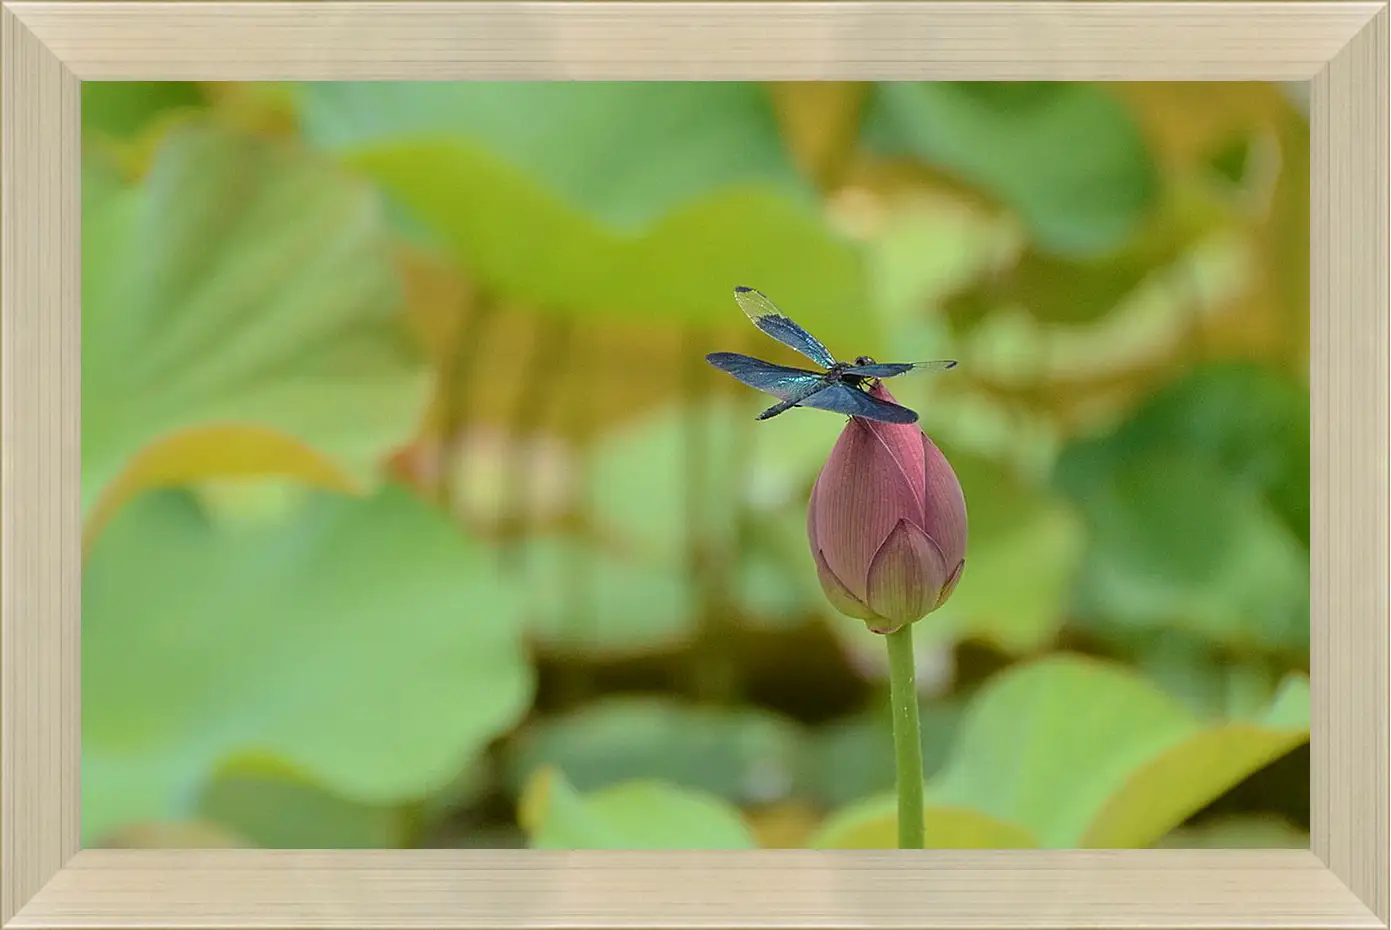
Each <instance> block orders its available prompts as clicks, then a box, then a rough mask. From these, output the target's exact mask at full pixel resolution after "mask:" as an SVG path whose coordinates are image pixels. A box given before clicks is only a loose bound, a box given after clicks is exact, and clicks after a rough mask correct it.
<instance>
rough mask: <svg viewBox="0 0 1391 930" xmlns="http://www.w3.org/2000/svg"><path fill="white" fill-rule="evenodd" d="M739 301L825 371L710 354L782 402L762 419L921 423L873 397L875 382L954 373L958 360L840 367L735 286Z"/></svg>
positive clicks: (863, 361) (769, 305) (756, 321)
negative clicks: (842, 417) (799, 410)
mask: <svg viewBox="0 0 1391 930" xmlns="http://www.w3.org/2000/svg"><path fill="white" fill-rule="evenodd" d="M734 300H735V301H736V302H737V303H738V304H739V307H740V308H741V309H742V310H743V311H744V314H745V315H746V316H747V317H748V318H749V319H750V320H752V321H753V325H754V326H757V327H758V328H759V329H760V330H761V331H762V332H763V333H765V334H767V335H769V336H772V337H773V338H774V339H776V340H777V341H778V342H781V343H782V344H783V345H785V346H787V347H789V348H792V349H796V350H797V351H798V352H800V353H801V354H803V355H805V356H806V357H807V358H809V359H811V360H812V361H813V362H815V363H816V364H818V365H820V366H821V368H822V369H824V370H822V371H808V370H806V369H802V368H790V367H788V366H786V365H775V364H773V363H772V362H765V361H763V360H762V359H757V358H753V357H751V356H748V355H741V354H739V353H738V352H711V353H710V354H709V355H707V356H705V360H706V361H707V362H709V363H710V364H711V365H714V366H715V367H716V368H718V369H720V370H721V371H724V372H728V373H729V374H731V375H733V376H734V377H735V378H737V379H739V380H740V381H742V382H744V383H745V384H747V385H748V386H749V387H752V388H757V389H758V390H760V391H763V392H765V393H767V394H772V395H773V396H774V397H777V398H779V400H778V402H777V403H776V404H774V405H773V406H771V407H769V408H768V409H767V410H765V411H763V412H762V413H760V414H759V415H758V419H760V420H767V419H770V418H772V417H775V416H777V415H778V414H780V413H783V412H784V411H787V410H790V409H792V408H793V407H814V408H816V409H818V410H830V411H832V412H835V413H844V414H846V415H848V416H852V417H862V418H864V419H866V420H878V421H880V422H883V423H916V422H918V414H917V412H916V411H913V410H909V409H908V408H907V407H903V406H900V405H899V404H895V403H892V402H890V401H887V400H880V399H879V398H877V397H874V396H872V395H871V394H870V393H869V388H871V387H872V386H873V385H874V383H875V382H876V381H878V380H880V379H883V378H892V377H895V376H897V375H901V374H905V373H907V372H910V371H944V370H946V369H948V368H955V367H956V361H955V360H954V359H940V360H938V361H932V362H876V361H875V360H874V359H872V358H870V357H869V356H867V355H861V356H860V357H858V358H856V359H855V361H853V362H838V361H836V358H835V356H833V355H832V354H831V353H830V350H829V349H827V348H826V347H825V346H824V345H822V343H821V341H820V340H819V339H817V338H816V337H815V336H813V335H812V334H811V333H809V332H807V331H806V330H805V329H803V328H802V327H800V326H798V325H797V324H796V323H794V322H793V321H792V320H791V319H789V318H788V317H787V316H786V315H785V314H784V313H783V312H782V311H781V310H779V309H778V308H777V305H776V304H774V303H773V302H772V301H771V300H769V299H768V298H767V297H766V296H764V295H763V294H762V293H761V292H759V291H756V290H754V289H753V288H751V287H736V288H735V289H734Z"/></svg>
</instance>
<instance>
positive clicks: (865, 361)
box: [855, 355, 874, 365]
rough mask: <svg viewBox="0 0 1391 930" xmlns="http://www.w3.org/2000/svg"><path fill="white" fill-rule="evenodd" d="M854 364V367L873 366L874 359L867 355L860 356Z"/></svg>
mask: <svg viewBox="0 0 1391 930" xmlns="http://www.w3.org/2000/svg"><path fill="white" fill-rule="evenodd" d="M855 364H856V365H873V364H874V359H872V358H870V357H869V356H868V355H861V356H860V357H859V358H857V359H855Z"/></svg>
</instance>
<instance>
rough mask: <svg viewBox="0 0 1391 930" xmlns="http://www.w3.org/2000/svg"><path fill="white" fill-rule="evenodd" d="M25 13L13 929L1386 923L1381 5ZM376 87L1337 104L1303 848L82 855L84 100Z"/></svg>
mask: <svg viewBox="0 0 1391 930" xmlns="http://www.w3.org/2000/svg"><path fill="white" fill-rule="evenodd" d="M0 7H3V9H0V18H2V19H3V44H0V59H3V141H2V142H0V151H3V221H2V223H3V225H0V247H2V249H3V251H0V284H2V285H3V320H2V323H3V328H2V329H0V403H3V436H2V437H0V443H2V445H0V517H3V528H2V533H0V597H2V598H3V600H2V601H0V675H2V676H3V678H2V680H0V688H2V689H3V690H0V869H3V881H2V882H0V925H2V926H4V927H15V928H20V927H83V928H98V927H205V928H214V927H227V928H230V927H240V928H300V927H345V928H346V927H371V928H377V927H401V928H406V927H422V928H423V927H460V928H464V927H467V928H478V930H485V928H543V927H546V928H552V927H580V926H583V927H589V928H602V927H630V928H639V927H643V928H658V927H673V928H674V927H696V926H700V927H748V928H752V927H768V928H774V927H776V928H783V927H786V928H792V927H833V926H834V927H852V926H853V927H865V928H877V927H885V928H888V927H894V928H908V927H915V928H916V927H922V928H927V927H943V928H945V927H991V928H1005V927H1011V926H1021V927H1026V926H1027V927H1057V928H1063V927H1097V928H1100V927H1112V926H1115V927H1119V926H1127V927H1142V926H1143V927H1161V926H1162V927H1237V926H1241V927H1382V928H1384V927H1386V926H1387V922H1388V885H1389V884H1391V881H1389V880H1388V879H1389V875H1388V870H1389V869H1391V866H1389V865H1388V841H1389V840H1391V835H1389V834H1388V807H1389V805H1388V719H1389V718H1388V595H1387V591H1388V555H1391V551H1389V550H1388V527H1389V526H1391V521H1388V500H1389V499H1391V494H1388V483H1389V482H1391V473H1389V472H1388V433H1389V431H1388V411H1389V410H1391V407H1389V406H1388V397H1389V395H1388V311H1389V309H1391V307H1389V306H1388V277H1387V266H1388V244H1389V242H1391V240H1388V203H1389V202H1391V200H1389V198H1391V190H1388V168H1387V159H1388V131H1389V130H1388V127H1391V120H1389V119H1388V89H1387V84H1388V64H1387V57H1388V21H1389V20H1391V15H1389V14H1388V8H1387V4H1386V2H1385V0H1382V2H1353V3H1348V2H1315V3H1267V2H1221V3H1197V2H1186V3H1141V2H1122V3H1105V2H1094V3H1053V2H1024V3H1012V2H994V3H975V2H950V3H937V4H933V3H916V2H893V3H823V4H817V3H761V2H738V3H708V2H707V3H681V2H663V3H640V2H621V3H612V2H583V3H490V2H470V3H452V2H435V3H413V2H390V3H216V2H213V3H196V4H195V3H105V2H83V3H30V2H9V0H2V2H0ZM360 78H372V79H385V80H408V79H414V80H419V79H430V80H440V79H450V80H453V79H458V80H467V79H560V80H569V79H597V78H623V79H712V78H720V79H730V78H739V79H779V80H798V79H878V80H892V79H920V80H933V79H971V80H986V79H1043V80H1048V79H1068V80H1083V79H1089V80H1282V81H1301V80H1312V81H1313V93H1312V123H1313V132H1312V137H1313V143H1312V144H1313V152H1312V177H1311V184H1312V252H1311V255H1312V263H1313V264H1312V288H1313V290H1312V333H1311V340H1312V342H1311V344H1312V399H1313V404H1312V411H1313V413H1312V423H1311V427H1312V431H1313V459H1312V518H1311V519H1312V534H1313V542H1312V565H1311V570H1312V595H1313V611H1312V613H1313V616H1312V624H1313V627H1312V630H1313V641H1312V642H1313V645H1312V660H1311V661H1312V667H1311V673H1312V685H1313V728H1312V758H1313V778H1312V791H1313V798H1312V805H1313V806H1312V840H1311V845H1312V849H1311V850H1309V851H1252V852H1238V851H1230V852H1225V851H1209V852H1181V851H1107V852H1100V851H1077V852H1004V851H1001V852H930V851H929V852H921V853H908V852H882V853H849V852H844V853H817V852H786V853H783V852H754V853H710V854H674V853H673V854H652V853H641V854H637V853H633V854H625V853H606V854H600V853H579V852H576V853H540V852H481V851H472V852H431V851H379V852H271V851H216V852H214V851H208V852H194V853H190V852H186V851H180V852H169V851H135V850H127V851H117V850H86V851H83V850H80V849H79V846H80V843H79V835H80V833H79V827H78V804H79V768H80V737H79V729H80V717H81V709H80V694H79V680H80V679H79V644H80V638H79V630H80V621H79V613H80V591H81V588H80V582H79V579H80V572H81V543H80V528H79V508H78V485H79V474H80V453H79V440H80V430H79V416H80V409H79V408H80V390H79V379H80V349H79V346H80V320H79V317H80V311H79V304H80V276H79V275H80V261H79V248H80V235H79V223H80V207H79V205H80V195H79V141H80V119H79V108H80V102H79V82H80V81H83V80H137V79H140V80H151V79H180V80H267V79H285V80H338V79H360Z"/></svg>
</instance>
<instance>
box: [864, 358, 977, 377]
mask: <svg viewBox="0 0 1391 930" xmlns="http://www.w3.org/2000/svg"><path fill="white" fill-rule="evenodd" d="M955 367H956V360H955V359H938V360H937V361H933V362H873V363H871V364H868V365H851V366H850V367H849V368H848V369H846V374H851V375H860V376H861V377H864V378H892V377H894V376H896V375H901V374H904V373H906V372H910V371H946V370H947V369H948V368H955Z"/></svg>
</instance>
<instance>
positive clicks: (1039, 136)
mask: <svg viewBox="0 0 1391 930" xmlns="http://www.w3.org/2000/svg"><path fill="white" fill-rule="evenodd" d="M866 136H867V138H868V139H869V141H870V142H871V144H873V145H874V146H875V147H877V148H878V149H880V150H881V151H884V152H887V153H890V154H895V155H911V156H914V157H916V158H918V159H920V160H922V161H924V162H927V163H929V164H932V165H935V166H939V167H941V168H943V169H945V170H947V171H949V172H951V173H953V174H955V175H956V176H958V177H960V178H961V179H963V180H965V181H967V182H969V183H971V184H974V185H977V186H978V187H980V188H981V189H982V190H984V191H985V192H986V193H988V194H990V195H992V196H993V197H994V198H996V199H997V200H998V201H999V202H1001V203H1002V204H1004V205H1005V206H1006V207H1008V208H1009V209H1011V210H1013V211H1014V212H1015V213H1016V214H1017V215H1018V216H1019V218H1020V219H1021V220H1022V221H1023V223H1024V224H1025V225H1026V226H1027V228H1028V231H1029V233H1030V235H1031V236H1032V238H1033V239H1034V240H1035V243H1036V245H1037V246H1038V247H1039V248H1040V249H1043V250H1046V251H1047V252H1050V253H1054V254H1061V255H1071V256H1079V257H1080V256H1085V255H1096V254H1100V253H1104V252H1108V251H1111V250H1113V249H1117V248H1119V247H1120V246H1121V245H1123V244H1124V243H1125V241H1126V240H1127V238H1128V237H1130V236H1131V235H1132V234H1133V233H1134V232H1135V231H1136V229H1137V228H1138V227H1139V225H1140V224H1141V222H1142V221H1143V220H1144V219H1145V217H1146V216H1147V215H1148V213H1149V212H1150V210H1151V209H1153V207H1154V205H1155V203H1156V200H1157V196H1158V193H1159V178H1158V173H1157V170H1156V168H1155V165H1154V162H1153V160H1152V159H1151V156H1150V153H1149V152H1148V151H1147V149H1146V147H1145V142H1144V138H1143V137H1142V135H1141V133H1140V130H1139V127H1138V126H1137V125H1136V124H1135V123H1134V121H1133V120H1132V119H1131V117H1130V115H1129V114H1128V113H1127V112H1126V110H1125V108H1124V106H1123V105H1122V104H1121V103H1120V101H1118V100H1116V99H1114V98H1113V97H1111V96H1110V94H1109V93H1108V92H1107V91H1106V90H1105V89H1103V88H1102V87H1100V86H1097V85H1094V84H1083V83H1068V82H1057V83H1052V82H1050V83H1038V82H1019V83H958V82H951V81H933V82H891V83H880V84H878V85H876V87H875V90H874V93H873V95H872V97H871V102H870V105H869V107H868V112H867V115H866Z"/></svg>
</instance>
